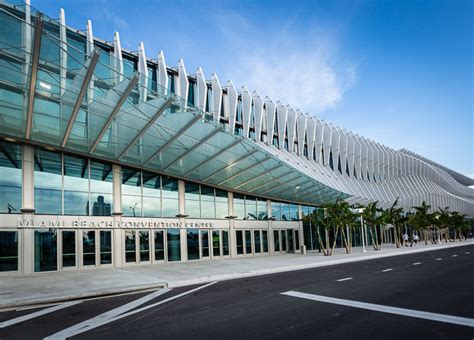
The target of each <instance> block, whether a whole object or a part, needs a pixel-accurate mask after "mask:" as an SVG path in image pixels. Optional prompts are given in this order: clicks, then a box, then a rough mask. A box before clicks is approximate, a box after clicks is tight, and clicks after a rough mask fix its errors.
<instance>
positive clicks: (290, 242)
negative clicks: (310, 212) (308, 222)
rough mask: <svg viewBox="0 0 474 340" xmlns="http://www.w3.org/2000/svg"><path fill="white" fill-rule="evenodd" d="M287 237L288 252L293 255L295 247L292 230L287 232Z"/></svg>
mask: <svg viewBox="0 0 474 340" xmlns="http://www.w3.org/2000/svg"><path fill="white" fill-rule="evenodd" d="M287 235H288V252H289V253H294V252H295V245H294V236H293V229H288V230H287Z"/></svg>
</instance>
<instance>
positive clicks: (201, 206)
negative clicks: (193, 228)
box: [185, 182, 228, 219]
mask: <svg viewBox="0 0 474 340" xmlns="http://www.w3.org/2000/svg"><path fill="white" fill-rule="evenodd" d="M185 211H186V215H188V216H189V217H191V218H219V219H223V218H225V217H226V216H228V195H227V192H226V191H223V190H218V189H214V188H211V187H208V186H205V185H199V184H195V183H189V182H186V183H185Z"/></svg>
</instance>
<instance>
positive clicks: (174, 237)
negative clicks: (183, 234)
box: [166, 228, 181, 261]
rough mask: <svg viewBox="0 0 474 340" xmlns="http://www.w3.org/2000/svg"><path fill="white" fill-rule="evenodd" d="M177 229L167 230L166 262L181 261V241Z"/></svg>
mask: <svg viewBox="0 0 474 340" xmlns="http://www.w3.org/2000/svg"><path fill="white" fill-rule="evenodd" d="M179 232H180V230H179V229H178V228H169V229H167V233H166V237H167V239H168V261H181V241H180V233H179Z"/></svg>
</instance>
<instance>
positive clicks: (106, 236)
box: [100, 230, 112, 264]
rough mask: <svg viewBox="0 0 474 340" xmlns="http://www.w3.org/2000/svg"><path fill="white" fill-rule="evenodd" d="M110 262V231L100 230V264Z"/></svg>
mask: <svg viewBox="0 0 474 340" xmlns="http://www.w3.org/2000/svg"><path fill="white" fill-rule="evenodd" d="M111 263H112V231H110V230H101V231H100V264H111Z"/></svg>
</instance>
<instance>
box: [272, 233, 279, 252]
mask: <svg viewBox="0 0 474 340" xmlns="http://www.w3.org/2000/svg"><path fill="white" fill-rule="evenodd" d="M273 247H274V248H275V251H280V231H278V230H273Z"/></svg>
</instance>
